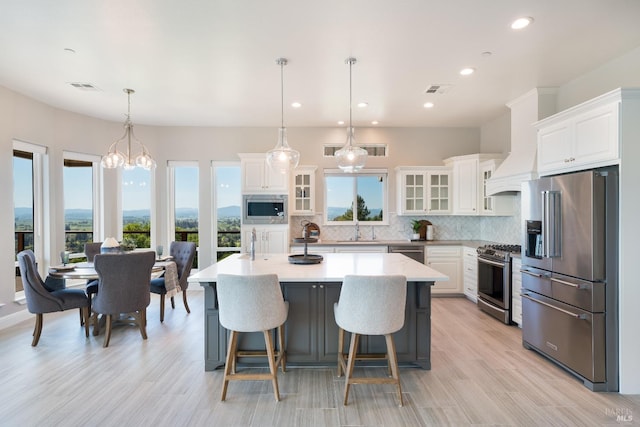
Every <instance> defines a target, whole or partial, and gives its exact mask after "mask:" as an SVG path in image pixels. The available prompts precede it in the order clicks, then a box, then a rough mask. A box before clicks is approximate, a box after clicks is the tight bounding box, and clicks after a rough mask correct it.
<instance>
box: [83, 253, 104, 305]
mask: <svg viewBox="0 0 640 427" xmlns="http://www.w3.org/2000/svg"><path fill="white" fill-rule="evenodd" d="M101 246H102V242H87V243H85V244H84V255H85V256H86V257H87V262H93V258H94V257H95V256H96V255H97V254H99V253H100V247H101ZM85 292H86V293H87V296H88V297H89V314H91V299H92V298H93V296H94V295H95V294H96V293H97V292H98V280H97V279H94V280H87V284H86V286H85Z"/></svg>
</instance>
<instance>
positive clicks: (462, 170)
mask: <svg viewBox="0 0 640 427" xmlns="http://www.w3.org/2000/svg"><path fill="white" fill-rule="evenodd" d="M453 176H454V205H453V213H455V214H461V215H477V214H478V160H476V159H472V160H460V161H456V162H455V163H454V166H453Z"/></svg>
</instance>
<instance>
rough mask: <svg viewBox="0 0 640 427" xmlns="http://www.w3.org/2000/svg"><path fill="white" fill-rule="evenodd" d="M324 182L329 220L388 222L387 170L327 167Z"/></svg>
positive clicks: (326, 210)
mask: <svg viewBox="0 0 640 427" xmlns="http://www.w3.org/2000/svg"><path fill="white" fill-rule="evenodd" d="M324 184H325V185H324V188H325V203H324V206H325V212H324V213H325V218H326V221H327V223H328V224H353V223H355V221H356V220H358V221H367V222H370V223H377V224H386V223H388V218H387V213H386V212H387V209H386V206H387V172H386V171H374V170H370V171H367V172H364V173H358V174H348V173H342V172H340V171H325V174H324ZM354 206H355V207H356V209H355V210H356V215H355V218H354V214H353V211H354Z"/></svg>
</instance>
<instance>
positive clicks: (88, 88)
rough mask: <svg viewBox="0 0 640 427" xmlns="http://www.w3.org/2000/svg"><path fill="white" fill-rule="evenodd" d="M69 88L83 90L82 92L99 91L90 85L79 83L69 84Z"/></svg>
mask: <svg viewBox="0 0 640 427" xmlns="http://www.w3.org/2000/svg"><path fill="white" fill-rule="evenodd" d="M69 84H70V85H71V86H73V87H75V88H76V89H80V90H84V91H99V90H100V89H98V88H97V87H95V86H94V85H92V84H91V83H80V82H71V83H69Z"/></svg>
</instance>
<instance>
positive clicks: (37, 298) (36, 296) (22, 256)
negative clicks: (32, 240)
mask: <svg viewBox="0 0 640 427" xmlns="http://www.w3.org/2000/svg"><path fill="white" fill-rule="evenodd" d="M18 265H19V266H20V275H21V276H22V285H23V287H24V295H25V297H26V299H27V309H28V310H29V312H30V313H34V314H35V315H36V325H35V329H34V330H33V341H32V342H31V345H32V346H34V347H35V346H36V345H38V341H39V340H40V334H41V332H42V320H43V314H44V313H53V312H56V311H64V310H69V309H71V308H80V309H81V311H82V314H83V318H84V322H83V323H84V326H85V334H86V336H87V337H88V336H89V324H88V318H89V299H88V297H87V294H85V293H84V291H83V290H81V289H56V290H48V289H47V288H45V285H44V282H43V281H42V277H40V274H39V273H38V269H37V265H36V256H35V254H34V253H33V251H31V250H26V251H22V252H20V253H19V254H18Z"/></svg>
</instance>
